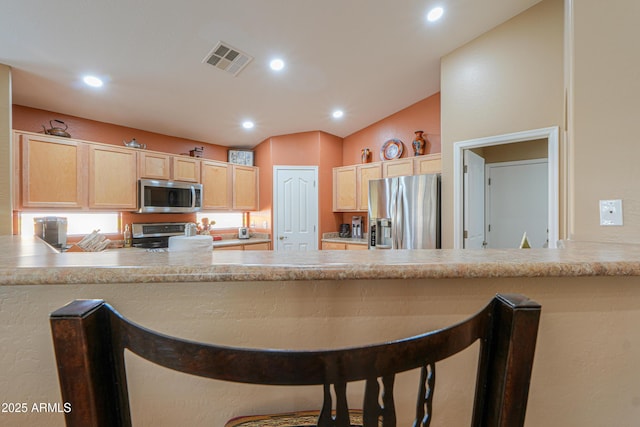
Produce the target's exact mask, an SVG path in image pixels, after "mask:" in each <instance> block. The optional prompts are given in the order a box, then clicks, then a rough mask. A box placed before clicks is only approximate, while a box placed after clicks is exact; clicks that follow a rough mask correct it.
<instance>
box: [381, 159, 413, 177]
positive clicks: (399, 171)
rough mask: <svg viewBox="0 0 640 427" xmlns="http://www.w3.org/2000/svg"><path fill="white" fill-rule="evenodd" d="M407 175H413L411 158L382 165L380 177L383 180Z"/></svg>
mask: <svg viewBox="0 0 640 427" xmlns="http://www.w3.org/2000/svg"><path fill="white" fill-rule="evenodd" d="M407 175H413V159H411V158H409V159H401V160H390V161H388V162H384V163H382V176H383V177H385V178H392V177H394V176H407Z"/></svg>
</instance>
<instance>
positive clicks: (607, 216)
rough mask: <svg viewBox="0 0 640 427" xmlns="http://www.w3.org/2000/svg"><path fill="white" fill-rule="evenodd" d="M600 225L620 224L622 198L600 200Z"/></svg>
mask: <svg viewBox="0 0 640 427" xmlns="http://www.w3.org/2000/svg"><path fill="white" fill-rule="evenodd" d="M600 225H605V226H609V225H622V200H600Z"/></svg>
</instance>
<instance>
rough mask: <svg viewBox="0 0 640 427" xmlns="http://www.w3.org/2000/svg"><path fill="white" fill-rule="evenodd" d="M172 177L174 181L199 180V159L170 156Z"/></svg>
mask: <svg viewBox="0 0 640 427" xmlns="http://www.w3.org/2000/svg"><path fill="white" fill-rule="evenodd" d="M171 173H172V178H171V179H174V180H176V181H188V182H200V160H199V159H196V158H195V157H187V156H172V157H171Z"/></svg>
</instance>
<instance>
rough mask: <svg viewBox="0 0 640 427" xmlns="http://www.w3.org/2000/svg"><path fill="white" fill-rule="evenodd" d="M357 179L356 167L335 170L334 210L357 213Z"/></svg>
mask: <svg viewBox="0 0 640 427" xmlns="http://www.w3.org/2000/svg"><path fill="white" fill-rule="evenodd" d="M356 189H357V179H356V167H355V166H343V167H338V168H333V210H334V211H355V210H356V208H357V206H358V204H357V201H358V198H357V195H356Z"/></svg>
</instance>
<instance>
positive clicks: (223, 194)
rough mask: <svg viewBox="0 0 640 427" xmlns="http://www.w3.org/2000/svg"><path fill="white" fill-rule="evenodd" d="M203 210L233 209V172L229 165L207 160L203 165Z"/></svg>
mask: <svg viewBox="0 0 640 427" xmlns="http://www.w3.org/2000/svg"><path fill="white" fill-rule="evenodd" d="M200 167H201V177H200V182H201V183H202V189H203V193H204V194H203V196H202V208H203V209H222V210H225V209H231V205H232V199H231V190H232V187H231V180H232V175H231V170H232V166H231V165H230V164H229V163H223V162H214V161H209V160H205V161H202V163H201V166H200Z"/></svg>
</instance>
